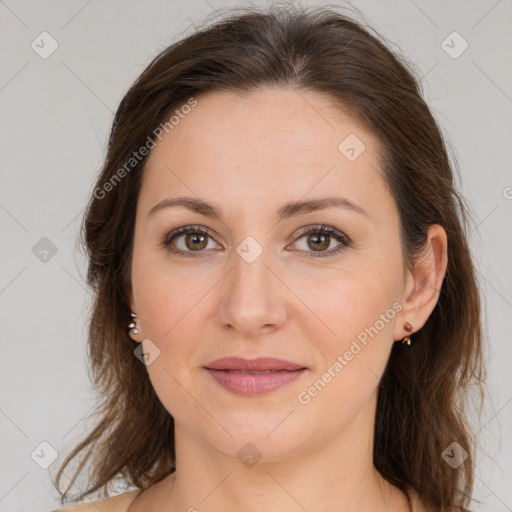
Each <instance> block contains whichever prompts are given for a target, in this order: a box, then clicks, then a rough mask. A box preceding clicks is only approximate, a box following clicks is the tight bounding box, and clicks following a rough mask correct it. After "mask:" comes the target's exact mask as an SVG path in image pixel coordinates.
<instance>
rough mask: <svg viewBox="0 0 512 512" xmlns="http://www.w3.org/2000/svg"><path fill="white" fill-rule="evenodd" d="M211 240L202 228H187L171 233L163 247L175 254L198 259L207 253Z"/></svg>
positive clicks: (165, 239) (163, 242) (164, 241)
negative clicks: (203, 253)
mask: <svg viewBox="0 0 512 512" xmlns="http://www.w3.org/2000/svg"><path fill="white" fill-rule="evenodd" d="M210 238H211V237H210V235H209V234H208V232H207V231H205V230H204V229H203V228H201V227H194V226H185V227H182V228H178V229H175V230H174V231H172V232H171V233H169V234H168V235H167V236H166V237H165V238H164V240H163V241H162V245H163V246H164V247H165V248H166V249H167V250H168V251H169V252H171V253H173V254H179V255H183V256H188V257H197V256H201V253H202V252H205V251H204V249H206V248H207V246H208V241H209V239H210Z"/></svg>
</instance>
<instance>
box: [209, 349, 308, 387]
mask: <svg viewBox="0 0 512 512" xmlns="http://www.w3.org/2000/svg"><path fill="white" fill-rule="evenodd" d="M205 370H206V371H207V372H208V373H209V374H210V375H211V376H212V377H213V379H214V380H215V381H216V382H217V384H219V385H221V386H222V387H224V388H225V389H227V390H228V391H231V392H232V393H236V394H238V395H245V396H258V395H265V394H267V393H270V392H272V391H274V390H276V389H279V388H281V387H283V386H286V385H287V384H290V383H292V382H293V381H295V380H297V379H298V378H299V377H300V376H301V375H302V374H303V373H305V372H306V371H307V368H305V367H304V366H300V365H298V364H295V363H292V362H290V361H285V360H283V359H276V358H270V357H261V358H258V359H242V358H239V357H227V358H222V359H217V360H215V361H213V362H211V363H209V364H208V365H207V366H205ZM247 372H258V373H247ZM263 372H265V373H263Z"/></svg>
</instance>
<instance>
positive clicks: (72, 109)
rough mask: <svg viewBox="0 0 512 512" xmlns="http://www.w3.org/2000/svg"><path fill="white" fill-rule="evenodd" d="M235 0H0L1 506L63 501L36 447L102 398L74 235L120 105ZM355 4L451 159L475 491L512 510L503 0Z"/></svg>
mask: <svg viewBox="0 0 512 512" xmlns="http://www.w3.org/2000/svg"><path fill="white" fill-rule="evenodd" d="M302 3H303V5H315V4H322V2H307V3H306V2H302ZM340 3H341V2H340ZM262 4H263V3H262V2H254V3H253V5H262ZM242 5H249V3H238V2H236V3H235V2H227V1H221V0H208V1H207V0H187V1H186V2H170V1H151V2H142V1H139V2H127V1H123V2H121V1H100V0H92V1H87V0H84V1H66V2H64V1H59V2H56V1H44V2H43V1H39V2H36V1H20V0H18V1H15V0H5V1H3V0H0V38H1V46H0V48H1V50H0V51H1V63H2V65H1V70H0V109H1V136H0V145H1V147H0V155H1V173H2V174H1V176H2V186H1V188H0V223H1V235H2V238H1V243H2V256H1V257H2V261H1V267H0V268H1V274H0V303H1V308H2V320H1V323H0V330H1V334H0V335H1V340H2V357H1V364H2V372H1V391H2V392H1V396H0V429H1V436H2V448H1V450H2V451H1V454H2V460H1V469H0V510H1V511H8V510H9V511H12V512H15V511H28V510H34V511H41V512H42V511H46V510H51V509H53V508H56V507H57V506H58V505H59V502H58V500H57V493H56V491H55V490H54V489H53V486H52V484H51V481H50V478H49V473H48V470H46V469H42V468H40V467H39V466H38V465H37V464H36V462H34V460H33V459H32V458H31V453H33V452H34V450H36V449H38V447H39V445H40V443H41V442H47V443H49V444H50V445H51V446H53V447H54V448H55V449H56V450H57V451H58V452H59V453H60V454H62V451H63V450H64V449H66V450H67V449H68V448H70V447H71V446H72V445H74V444H75V443H76V441H78V439H80V438H81V437H82V436H83V435H84V434H85V432H86V430H87V426H88V425H86V422H85V421H84V420H83V418H84V416H85V415H86V414H87V413H88V412H89V411H90V409H91V408H92V406H93V405H94V403H95V397H94V396H93V395H92V392H91V390H90V388H89V381H88V377H87V372H86V366H85V359H84V356H85V341H86V338H85V333H86V325H85V318H86V309H87V305H88V303H89V299H90V295H89V292H88V290H87V289H86V286H85V285H84V282H85V280H84V278H85V268H86V267H85V259H84V257H83V255H82V254H81V253H79V252H78V251H75V240H76V236H77V232H78V229H79V223H80V220H81V214H82V211H83V208H84V206H85V202H86V199H87V197H88V195H89V194H90V193H91V190H92V186H93V183H94V178H95V176H96V174H97V172H98V171H99V169H100V166H101V163H102V159H103V157H104V153H105V148H106V142H107V135H108V131H109V129H110V124H111V121H112V117H113V112H114V111H115V109H116V108H117V105H118V103H119V101H120V100H121V98H122V96H123V95H124V93H125V92H126V90H127V88H128V87H129V85H130V84H131V83H132V82H133V81H134V80H135V79H136V77H137V76H138V75H139V74H140V72H141V71H142V70H143V69H144V67H145V66H146V65H147V64H148V63H149V61H150V59H152V58H153V57H154V56H155V55H156V54H157V53H158V52H159V51H160V50H162V49H163V48H164V47H166V46H167V45H169V44H170V43H172V42H174V41H175V40H177V39H178V38H181V37H182V36H183V35H184V34H188V33H190V32H191V31H193V23H194V22H199V21H200V20H201V19H202V18H203V16H204V15H206V14H207V13H209V12H211V11H212V10H213V9H220V8H224V7H228V6H242ZM345 5H346V4H345ZM353 5H355V6H357V8H359V9H360V10H361V11H362V12H363V14H364V16H365V17H366V19H367V21H368V22H369V23H370V24H371V25H372V26H373V27H375V28H376V29H377V30H378V31H380V32H381V33H382V34H383V35H384V36H386V37H387V38H388V39H390V40H391V41H392V42H393V43H395V44H396V46H397V47H398V48H400V49H401V51H402V53H403V54H404V55H405V56H406V57H407V58H409V59H411V60H412V61H413V62H414V64H415V66H416V68H417V69H418V71H419V73H420V74H421V75H423V76H424V82H423V83H424V90H425V95H426V98H427V101H428V102H429V104H430V105H431V106H432V108H433V110H434V113H435V116H436V118H437V119H438V120H439V121H440V123H441V125H442V127H443V130H444V132H445V134H446V136H447V138H448V140H449V141H450V143H451V145H452V146H453V147H454V150H455V152H456V156H457V158H458V161H459V165H460V169H461V174H462V181H463V184H462V190H463V192H464V194H465V195H466V197H467V198H468V199H469V200H470V202H471V204H472V206H473V210H474V213H475V220H474V225H473V227H472V233H471V243H472V246H473V249H474V251H475V257H476V264H477V268H478V272H479V276H480V278H481V281H482V285H483V292H484V300H485V316H486V326H487V332H488V335H487V336H486V341H485V344H486V353H487V357H488V360H489V363H488V372H489V379H488V382H489V391H490V395H489V397H488V400H487V402H486V409H485V410H484V413H483V417H482V418H481V422H480V424H479V425H480V426H479V429H480V431H479V434H478V437H477V439H478V443H479V448H480V450H479V453H478V468H477V479H476V484H477V486H476V490H475V497H476V498H478V499H480V500H482V501H483V504H482V505H481V506H477V507H475V510H482V511H483V510H485V511H491V510H492V511H505V510H511V507H512V490H511V487H512V486H511V485H510V481H511V477H512V442H511V435H510V433H511V432H512V405H511V400H512V386H511V371H510V364H511V362H512V357H511V355H512V348H511V343H510V341H511V340H510V334H509V333H510V331H511V327H512V322H511V318H512V285H511V265H510V262H511V261H512V258H511V255H512V237H511V233H512V199H511V198H512V189H511V188H510V187H512V174H511V172H510V169H511V168H510V165H511V161H512V116H511V114H512V58H511V54H512V52H511V48H512V31H511V30H510V27H511V25H512V2H511V1H510V0H500V1H495V0H492V1H490V0H489V1H484V0H480V1H467V0H465V1H462V0H460V1H440V0H438V1H427V0H414V1H412V0H402V1H398V0H395V1H387V2H384V1H378V0H371V1H370V0H366V1H358V2H353ZM43 31H47V32H49V33H50V34H51V36H52V37H53V38H54V39H55V40H56V41H57V42H58V45H59V46H58V49H57V50H56V51H55V52H54V53H53V54H52V55H51V56H50V57H48V58H47V59H43V58H41V57H40V56H39V55H38V54H37V53H36V52H35V51H34V50H33V49H32V47H31V43H32V41H33V40H35V39H36V38H38V36H39V34H41V32H43ZM453 31H457V32H458V33H459V34H460V35H461V36H462V37H463V38H464V39H465V40H466V41H467V42H468V44H469V47H468V49H467V50H466V51H465V52H464V53H463V54H462V55H460V56H459V57H458V58H456V59H454V58H452V57H451V56H450V55H448V54H447V53H446V52H445V51H444V49H443V48H442V46H441V43H442V41H443V40H445V39H446V37H447V36H448V35H449V34H451V33H452V32H453ZM36 41H37V39H36ZM448 44H453V46H454V47H455V50H457V48H460V46H457V45H459V44H460V41H459V42H457V41H455V42H454V43H450V40H448ZM507 187H509V188H507ZM43 237H47V238H49V239H50V240H51V242H52V243H53V244H54V245H55V246H56V249H57V252H56V254H55V255H53V256H52V257H49V256H50V255H49V256H48V261H47V262H42V261H41V260H40V259H39V258H38V257H36V255H35V254H34V252H33V247H34V246H35V245H36V244H37V243H38V242H39V241H40V239H41V238H43ZM40 243H41V242H40ZM36 247H38V246H36ZM40 256H41V254H40ZM40 450H41V448H39V452H38V453H41V451H40ZM45 450H46V453H48V451H47V449H45ZM36 451H37V450H36ZM43 451H44V450H43ZM59 461H60V457H59ZM290 510H291V509H290Z"/></svg>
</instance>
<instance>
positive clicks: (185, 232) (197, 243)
mask: <svg viewBox="0 0 512 512" xmlns="http://www.w3.org/2000/svg"><path fill="white" fill-rule="evenodd" d="M306 235H307V239H306V244H311V245H308V246H307V247H312V248H313V253H311V254H308V256H309V257H313V258H322V257H327V256H333V255H337V254H339V253H340V252H341V251H343V250H344V249H345V248H346V247H350V246H351V244H352V242H351V240H350V238H349V237H348V236H347V235H345V234H344V233H342V232H341V231H338V230H337V229H334V228H329V227H326V226H323V225H321V226H319V225H317V226H308V227H306V228H303V229H302V230H301V232H300V233H299V238H298V239H297V240H296V241H295V242H294V243H297V242H298V241H300V240H301V239H302V238H305V237H306ZM208 238H211V235H210V233H209V232H208V231H207V230H205V229H204V228H202V227H201V226H184V227H181V228H177V229H175V230H173V231H171V232H170V233H169V234H168V235H166V236H165V237H164V239H163V240H162V242H161V243H162V245H163V246H164V247H166V249H167V250H168V251H169V252H171V253H173V254H178V255H182V256H186V257H192V258H196V257H198V256H201V253H202V252H204V251H203V249H208ZM181 239H182V240H181ZM333 239H334V240H336V241H338V242H339V246H338V247H337V248H335V249H334V250H331V251H325V249H327V248H329V246H330V245H331V242H332V240H333ZM307 247H306V250H305V252H310V251H308V250H307ZM210 249H211V247H210ZM315 252H316V253H318V254H314V253H315Z"/></svg>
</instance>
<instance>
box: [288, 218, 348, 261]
mask: <svg viewBox="0 0 512 512" xmlns="http://www.w3.org/2000/svg"><path fill="white" fill-rule="evenodd" d="M306 235H307V238H306V252H309V251H307V248H308V247H310V248H313V252H312V253H309V254H308V256H309V257H312V258H326V257H328V256H333V255H337V254H339V253H340V252H342V251H343V250H344V249H346V248H347V247H350V246H351V244H352V242H351V240H350V238H349V237H348V236H347V235H345V234H344V233H342V232H341V231H338V230H337V229H334V228H329V227H326V226H323V225H322V226H313V227H311V226H309V227H306V228H304V229H303V230H302V231H301V233H300V236H299V238H298V239H297V242H298V241H300V240H301V239H302V238H305V237H306ZM333 239H334V240H336V241H338V242H339V245H338V247H337V248H335V249H333V250H331V251H325V249H327V248H329V246H330V245H331V242H332V241H333ZM297 242H295V243H297ZM315 252H316V253H318V254H314V253H315Z"/></svg>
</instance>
